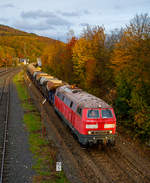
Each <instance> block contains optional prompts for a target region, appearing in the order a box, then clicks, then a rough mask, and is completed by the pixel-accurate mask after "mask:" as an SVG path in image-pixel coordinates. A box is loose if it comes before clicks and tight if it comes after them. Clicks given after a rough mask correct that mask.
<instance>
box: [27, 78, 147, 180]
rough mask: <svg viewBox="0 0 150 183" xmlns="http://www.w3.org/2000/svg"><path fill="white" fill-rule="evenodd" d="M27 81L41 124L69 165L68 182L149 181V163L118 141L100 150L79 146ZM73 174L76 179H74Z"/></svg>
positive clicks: (67, 170)
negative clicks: (112, 145)
mask: <svg viewBox="0 0 150 183" xmlns="http://www.w3.org/2000/svg"><path fill="white" fill-rule="evenodd" d="M26 84H27V86H28V87H29V88H30V93H31V95H32V97H33V99H34V101H35V103H36V105H37V106H38V107H39V110H40V111H42V112H41V113H42V118H43V121H44V122H45V123H44V125H45V126H46V129H47V133H48V136H49V138H51V139H52V140H53V141H54V142H55V143H56V145H57V146H58V148H59V151H60V156H61V159H62V160H63V163H64V166H65V165H66V167H67V166H68V167H69V168H68V169H67V168H66V167H64V168H65V172H67V173H68V178H69V179H70V180H71V182H74V183H76V182H78V183H79V182H82V183H127V182H128V183H149V182H150V167H149V164H150V162H147V163H146V165H143V164H142V162H141V161H142V160H143V162H145V161H144V157H142V156H140V158H139V157H137V153H134V151H132V150H131V149H130V148H129V147H128V146H123V145H122V142H121V141H120V140H118V141H117V144H116V147H114V148H104V149H102V148H101V146H99V147H92V148H86V149H85V148H82V147H81V146H80V145H79V144H78V142H77V141H76V140H75V139H74V138H73V136H72V135H71V134H70V131H69V130H68V128H67V127H66V126H65V125H64V124H63V123H62V122H61V121H60V120H61V119H59V117H58V116H57V115H56V114H55V113H54V110H53V108H52V107H51V106H50V105H49V104H48V102H47V103H45V104H44V106H43V105H42V104H41V105H39V104H40V103H42V101H43V100H44V98H43V97H42V95H41V93H40V92H39V91H38V90H37V89H36V87H35V86H34V85H33V84H32V82H31V81H30V79H29V78H28V76H27V79H26ZM31 89H32V91H31ZM138 159H139V160H140V162H139V161H138ZM70 164H71V165H70ZM75 169H76V170H75ZM75 172H76V173H75ZM70 174H72V177H69V175H70ZM75 176H76V177H77V179H78V180H74V179H73V177H75Z"/></svg>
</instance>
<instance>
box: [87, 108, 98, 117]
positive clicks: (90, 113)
mask: <svg viewBox="0 0 150 183" xmlns="http://www.w3.org/2000/svg"><path fill="white" fill-rule="evenodd" d="M87 117H88V118H99V111H98V110H93V109H92V110H88V114H87Z"/></svg>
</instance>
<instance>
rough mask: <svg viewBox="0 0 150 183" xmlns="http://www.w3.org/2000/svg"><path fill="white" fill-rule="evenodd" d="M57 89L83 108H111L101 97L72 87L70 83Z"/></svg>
mask: <svg viewBox="0 0 150 183" xmlns="http://www.w3.org/2000/svg"><path fill="white" fill-rule="evenodd" d="M57 91H59V92H61V93H63V94H64V95H65V96H67V97H68V98H69V99H70V100H72V101H73V102H75V103H76V104H78V105H79V106H81V107H84V108H111V106H110V105H108V104H107V103H106V102H105V101H103V100H102V99H100V98H98V97H96V96H94V95H91V94H89V93H87V92H85V91H83V90H82V89H79V88H77V87H75V88H72V86H70V85H64V86H61V87H59V88H58V89H57Z"/></svg>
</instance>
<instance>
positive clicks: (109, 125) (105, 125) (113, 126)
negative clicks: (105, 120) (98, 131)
mask: <svg viewBox="0 0 150 183" xmlns="http://www.w3.org/2000/svg"><path fill="white" fill-rule="evenodd" d="M104 128H115V124H104Z"/></svg>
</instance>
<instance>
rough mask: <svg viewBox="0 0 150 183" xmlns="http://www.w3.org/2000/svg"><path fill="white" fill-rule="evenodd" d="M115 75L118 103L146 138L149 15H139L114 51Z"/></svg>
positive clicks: (149, 100) (149, 81)
mask: <svg viewBox="0 0 150 183" xmlns="http://www.w3.org/2000/svg"><path fill="white" fill-rule="evenodd" d="M111 62H112V67H113V69H114V74H115V75H116V86H117V94H118V97H117V100H116V107H117V109H118V112H119V115H120V117H121V118H122V119H126V121H128V122H126V124H127V125H129V126H130V127H131V128H137V129H138V130H137V131H138V134H139V135H141V136H142V137H143V138H147V137H148V136H149V135H150V115H149V114H150V94H149V92H148V91H149V90H150V17H149V16H148V15H147V14H144V15H136V16H135V17H134V18H133V19H132V20H131V22H130V24H129V25H128V26H127V27H126V29H125V31H124V33H123V36H122V38H121V40H120V42H119V43H117V44H116V45H115V49H114V52H113V55H112V59H111Z"/></svg>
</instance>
